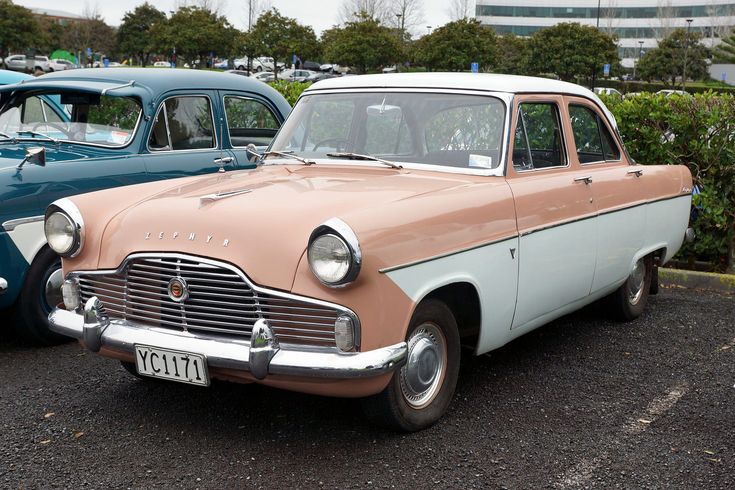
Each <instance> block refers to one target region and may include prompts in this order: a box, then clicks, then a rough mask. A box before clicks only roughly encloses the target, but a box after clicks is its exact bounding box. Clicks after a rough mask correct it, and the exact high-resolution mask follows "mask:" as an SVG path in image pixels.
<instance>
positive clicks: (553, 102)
mask: <svg viewBox="0 0 735 490" xmlns="http://www.w3.org/2000/svg"><path fill="white" fill-rule="evenodd" d="M560 95H561V94H560ZM523 104H551V105H553V106H555V107H556V117H557V121H558V123H559V138H560V139H561V145H562V147H563V151H564V159H565V160H566V163H565V164H564V165H554V166H553V167H543V168H529V169H525V170H523V169H519V168H517V167H516V166H515V164H514V163H513V154H512V153H511V154H510V165H509V167H513V171H514V172H515V173H517V174H528V173H531V172H544V171H549V170H558V169H560V168H569V167H570V166H571V162H570V159H569V148H567V133H566V129H565V128H564V121H563V120H562V118H561V107H560V105H559V103H558V101H556V100H553V99H538V100H527V101H524V100H521V101H519V102H518V114H519V116H520V113H521V106H522V105H523ZM524 121H525V120H524ZM517 127H518V122H517V121H516V128H517ZM523 130H524V132H525V131H526V129H525V122H524V129H523ZM512 138H513V144H514V145H515V134H513V135H512ZM526 138H528V136H526ZM508 146H510V140H508ZM514 149H515V148H514ZM528 150H529V152H530V151H531V149H530V148H529V149H528ZM575 150H576V149H575ZM531 163H533V161H532V162H531Z"/></svg>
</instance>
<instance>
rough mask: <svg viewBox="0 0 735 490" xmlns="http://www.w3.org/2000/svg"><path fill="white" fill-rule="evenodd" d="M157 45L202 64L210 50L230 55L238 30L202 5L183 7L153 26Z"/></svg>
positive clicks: (163, 51)
mask: <svg viewBox="0 0 735 490" xmlns="http://www.w3.org/2000/svg"><path fill="white" fill-rule="evenodd" d="M151 33H152V35H153V40H154V43H153V44H154V47H155V49H156V51H158V52H160V53H171V52H173V50H174V48H175V49H176V55H177V57H178V58H180V59H181V60H182V61H183V62H182V64H183V63H184V62H185V63H189V65H191V66H196V67H199V65H200V64H202V65H203V64H204V63H203V62H204V60H205V59H207V58H208V57H209V54H210V53H216V54H218V55H220V56H225V57H227V56H229V55H230V54H231V52H232V51H233V48H234V45H235V38H236V36H237V31H236V29H235V28H233V27H232V26H231V25H230V23H229V22H227V19H225V18H224V17H223V16H218V15H217V14H215V13H214V12H212V11H210V10H206V9H203V8H200V7H182V8H180V9H178V10H177V11H176V12H175V13H174V14H173V15H172V16H171V18H170V19H168V21H165V22H158V23H156V24H154V25H153V26H152V27H151Z"/></svg>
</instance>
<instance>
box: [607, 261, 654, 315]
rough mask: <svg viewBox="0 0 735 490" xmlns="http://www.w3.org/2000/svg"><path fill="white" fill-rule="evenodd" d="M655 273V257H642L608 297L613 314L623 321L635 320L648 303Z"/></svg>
mask: <svg viewBox="0 0 735 490" xmlns="http://www.w3.org/2000/svg"><path fill="white" fill-rule="evenodd" d="M652 275H653V258H652V257H651V256H646V257H641V258H640V259H638V261H637V262H636V263H635V265H634V266H633V270H632V271H631V272H630V275H629V276H628V280H626V281H625V282H624V283H623V285H622V286H620V287H619V288H618V289H617V290H616V291H615V292H614V293H612V294H611V295H610V296H609V297H608V301H609V305H610V310H611V313H612V315H613V316H614V317H615V318H616V319H618V320H621V321H631V320H635V319H636V318H638V317H639V316H641V314H642V313H643V310H644V309H645V308H646V303H648V294H649V292H650V290H651V277H652Z"/></svg>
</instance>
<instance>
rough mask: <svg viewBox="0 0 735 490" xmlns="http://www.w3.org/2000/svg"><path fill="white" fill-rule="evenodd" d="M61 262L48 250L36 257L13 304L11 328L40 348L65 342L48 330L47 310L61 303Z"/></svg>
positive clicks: (44, 249)
mask: <svg viewBox="0 0 735 490" xmlns="http://www.w3.org/2000/svg"><path fill="white" fill-rule="evenodd" d="M63 282H64V276H63V273H62V272H61V259H60V258H59V256H58V255H56V253H55V252H54V251H53V250H51V249H50V248H48V247H44V248H42V249H41V251H40V252H38V254H37V255H36V258H35V259H34V260H33V263H32V264H31V267H30V268H29V269H28V275H27V276H26V280H25V283H23V288H22V289H21V292H20V297H19V298H18V302H17V304H16V311H15V312H16V318H15V326H16V330H17V331H18V335H19V336H20V337H21V338H23V339H24V340H26V341H29V342H32V343H35V344H41V345H56V344H60V343H62V342H65V341H68V340H69V338H68V337H64V336H62V335H59V334H57V333H55V332H52V331H51V329H50V328H49V321H48V316H49V313H51V310H52V309H53V308H54V307H56V306H57V305H58V304H60V303H61V302H62V300H63V299H62V297H61V284H62V283H63Z"/></svg>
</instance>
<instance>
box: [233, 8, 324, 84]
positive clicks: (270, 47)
mask: <svg viewBox="0 0 735 490" xmlns="http://www.w3.org/2000/svg"><path fill="white" fill-rule="evenodd" d="M247 44H248V45H249V51H250V52H253V53H258V54H259V55H262V56H269V57H271V58H273V61H274V68H275V70H276V71H277V70H278V62H279V61H282V62H285V63H291V58H292V56H293V55H296V56H298V57H300V58H301V59H302V60H307V59H308V58H311V57H314V56H316V55H317V54H318V53H319V42H318V41H317V38H316V34H314V30H313V29H312V28H311V27H309V26H303V25H301V24H299V23H298V22H296V19H292V18H290V17H285V16H283V15H281V13H280V12H279V11H278V9H276V8H273V9H271V10H268V11H267V12H265V13H263V14H262V15H261V16H260V17H259V18H258V21H257V22H256V23H255V25H254V26H253V28H252V30H251V31H250V33H249V35H248V36H247Z"/></svg>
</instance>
